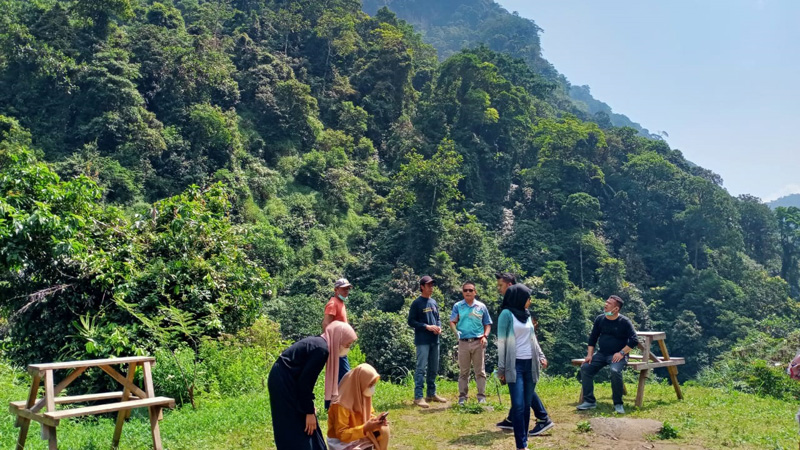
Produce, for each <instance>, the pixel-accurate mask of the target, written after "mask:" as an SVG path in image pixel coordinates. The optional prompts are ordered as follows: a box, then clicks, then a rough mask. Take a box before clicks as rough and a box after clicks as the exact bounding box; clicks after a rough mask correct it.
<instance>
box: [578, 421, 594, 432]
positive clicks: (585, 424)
mask: <svg viewBox="0 0 800 450" xmlns="http://www.w3.org/2000/svg"><path fill="white" fill-rule="evenodd" d="M591 431H592V424H591V423H589V421H588V420H584V421H581V422H578V432H579V433H589V432H591Z"/></svg>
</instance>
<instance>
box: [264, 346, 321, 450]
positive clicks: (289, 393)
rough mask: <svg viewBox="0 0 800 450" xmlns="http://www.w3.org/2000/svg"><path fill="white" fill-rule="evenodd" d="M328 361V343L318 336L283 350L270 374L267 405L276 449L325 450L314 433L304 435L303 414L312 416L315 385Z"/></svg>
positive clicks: (304, 419) (318, 435) (319, 431)
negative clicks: (270, 411) (270, 412)
mask: <svg viewBox="0 0 800 450" xmlns="http://www.w3.org/2000/svg"><path fill="white" fill-rule="evenodd" d="M327 360H328V343H327V342H326V341H325V339H323V338H322V337H321V336H314V337H307V338H305V339H301V340H299V341H297V342H295V343H294V344H292V346H291V347H289V348H288V349H286V350H285V351H284V352H283V353H281V356H279V357H278V360H277V361H275V364H273V366H272V370H270V372H269V379H268V381H267V386H268V388H269V404H270V408H271V409H272V429H273V431H274V433H275V446H276V447H277V449H278V450H325V449H326V448H327V447H326V445H325V439H324V438H323V437H322V430H321V429H320V426H319V421H317V430H316V431H315V432H314V433H313V434H312V435H311V436H309V435H308V434H306V432H305V426H306V415H307V414H314V384H315V383H316V382H317V377H319V374H320V372H322V368H323V367H325V363H326V362H327Z"/></svg>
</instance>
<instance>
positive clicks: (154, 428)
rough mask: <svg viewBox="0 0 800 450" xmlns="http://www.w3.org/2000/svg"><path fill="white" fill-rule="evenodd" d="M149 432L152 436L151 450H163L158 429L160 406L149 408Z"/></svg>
mask: <svg viewBox="0 0 800 450" xmlns="http://www.w3.org/2000/svg"><path fill="white" fill-rule="evenodd" d="M149 409H150V432H151V433H152V434H153V450H163V449H164V447H162V446H161V430H159V428H158V417H159V415H160V414H161V407H160V406H153V407H150V408H149Z"/></svg>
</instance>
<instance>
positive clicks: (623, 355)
mask: <svg viewBox="0 0 800 450" xmlns="http://www.w3.org/2000/svg"><path fill="white" fill-rule="evenodd" d="M619 354H620V355H622V357H623V358H624V357H626V356H628V354H627V353H625V352H623V351H622V350H620V351H619Z"/></svg>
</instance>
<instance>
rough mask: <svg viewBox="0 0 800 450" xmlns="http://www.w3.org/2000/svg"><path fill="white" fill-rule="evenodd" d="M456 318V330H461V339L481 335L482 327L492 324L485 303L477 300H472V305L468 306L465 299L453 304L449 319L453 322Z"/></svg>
mask: <svg viewBox="0 0 800 450" xmlns="http://www.w3.org/2000/svg"><path fill="white" fill-rule="evenodd" d="M456 318H458V322H456V330H458V331H460V332H461V339H471V338H476V337H478V336H483V327H484V326H486V325H491V324H492V318H491V317H489V310H488V309H487V308H486V305H484V304H483V303H481V302H479V301H477V300H475V301H473V302H472V306H469V305H468V304H467V301H466V300H461V301H460V302H458V303H456V304H455V305H453V312H452V313H451V314H450V321H451V322H455V320H456Z"/></svg>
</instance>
